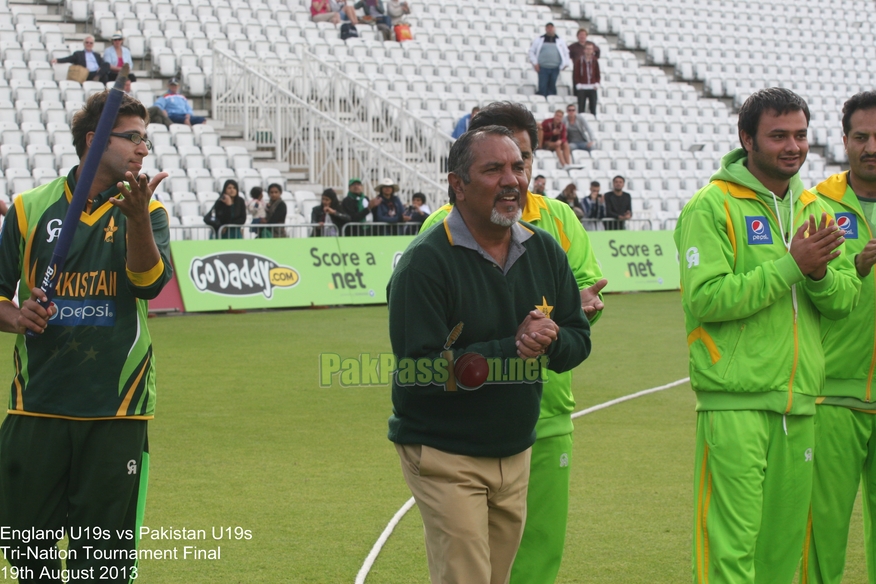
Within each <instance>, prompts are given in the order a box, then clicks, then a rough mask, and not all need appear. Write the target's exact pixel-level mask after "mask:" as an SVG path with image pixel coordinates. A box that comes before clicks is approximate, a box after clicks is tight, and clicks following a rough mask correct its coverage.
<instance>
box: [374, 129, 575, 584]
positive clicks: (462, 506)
mask: <svg viewBox="0 0 876 584" xmlns="http://www.w3.org/2000/svg"><path fill="white" fill-rule="evenodd" d="M449 167H450V169H451V172H450V174H449V175H448V180H449V183H450V187H451V193H452V197H451V199H453V200H454V202H455V206H454V209H453V211H451V213H450V214H449V215H448V216H447V217H446V218H445V220H444V223H443V225H442V226H441V227H437V226H436V227H435V228H434V229H431V230H429V231H428V232H427V233H425V234H424V236H423V237H420V238H418V239H417V240H416V241H415V242H414V243H412V244H411V246H410V247H409V248H408V249H407V251H406V252H405V254H404V255H403V256H402V258H401V260H400V261H399V264H398V266H397V267H396V269H395V272H394V274H393V277H392V279H391V280H390V283H389V286H388V287H387V297H388V299H389V331H390V340H391V342H392V348H393V351H394V352H395V354H396V356H397V358H398V371H397V373H396V376H395V378H394V380H393V389H392V401H393V415H392V417H391V418H390V420H389V439H390V440H392V441H393V442H395V443H396V448H397V450H398V452H399V456H400V458H401V463H402V471H403V473H404V476H405V480H406V481H407V483H408V486H409V487H410V488H411V491H412V492H413V494H414V497H415V499H416V501H417V505H418V507H419V509H420V513H421V514H422V516H423V523H424V525H425V531H426V550H427V555H428V560H429V572H430V576H431V579H432V582H433V583H438V582H463V581H464V582H467V583H473V584H481V583H483V584H490V583H501V582H507V581H508V578H509V577H510V570H511V564H512V562H513V559H514V555H515V553H516V551H517V547H518V545H519V543H520V537H521V535H522V532H523V523H524V519H525V515H526V504H525V503H526V490H527V483H528V479H529V453H530V447H531V446H532V444H533V442H534V441H535V423H536V420H537V419H538V413H539V400H540V399H541V380H542V375H541V370H543V369H547V368H548V366H549V367H550V369H551V370H553V371H557V372H563V371H567V370H569V369H572V368H573V367H575V366H577V365H578V364H579V363H581V361H583V360H584V359H585V358H586V357H587V355H588V354H589V352H590V337H589V332H590V331H589V325H588V323H587V320H586V318H585V317H584V313H583V312H582V310H581V299H580V295H579V292H578V286H577V284H576V282H575V278H574V276H573V274H572V272H571V269H570V268H569V264H568V261H567V259H566V255H565V253H564V252H563V250H562V248H561V247H560V246H559V244H557V243H556V241H554V240H553V238H551V237H550V236H549V235H548V234H547V233H545V232H544V231H542V230H540V229H538V228H536V227H532V226H529V225H527V224H525V223H518V221H519V219H520V216H521V212H522V209H521V205H520V197H521V194H522V193H524V192H525V191H526V187H527V184H526V182H527V181H526V176H525V172H524V164H523V159H522V157H521V154H520V150H519V148H518V147H517V144H516V143H515V142H514V140H513V138H512V134H511V133H510V131H508V130H507V129H505V128H500V127H498V126H488V127H486V128H481V129H478V130H475V131H472V132H469V133H467V134H465V135H464V136H463V137H462V138H460V139H459V140H458V141H457V142H456V143H454V145H453V147H452V148H451V151H450V160H449ZM472 353H475V354H477V355H479V356H482V357H483V358H484V359H485V360H486V361H485V362H484V361H482V360H480V359H481V357H471V356H469V357H468V358H467V359H466V361H469V362H471V363H472V365H471V367H473V368H474V369H477V365H480V366H482V367H483V368H484V369H488V370H489V371H488V373H487V372H486V371H483V370H482V373H484V374H487V375H488V376H487V377H486V379H485V380H483V379H480V380H476V381H478V382H480V381H485V383H483V384H482V385H481V384H480V383H474V385H476V386H477V387H470V389H471V390H468V391H466V389H469V388H466V385H470V384H472V379H473V378H474V377H476V376H473V375H472V372H471V370H469V371H462V365H463V360H462V359H460V360H459V362H458V363H457V366H456V369H457V370H456V371H454V354H455V355H456V356H457V357H459V356H462V355H464V354H472ZM457 376H458V379H457ZM457 389H459V390H457Z"/></svg>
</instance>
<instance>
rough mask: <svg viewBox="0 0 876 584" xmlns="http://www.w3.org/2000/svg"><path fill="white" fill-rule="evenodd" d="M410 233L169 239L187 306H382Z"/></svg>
mask: <svg viewBox="0 0 876 584" xmlns="http://www.w3.org/2000/svg"><path fill="white" fill-rule="evenodd" d="M412 240H413V237H405V236H396V237H388V236H387V237H343V238H338V237H312V238H306V239H252V240H210V241H174V242H171V244H170V249H171V253H172V255H173V264H174V268H175V270H176V273H177V277H178V279H179V288H180V293H181V294H182V299H183V304H184V305H185V310H186V311H187V312H203V311H211V310H228V309H246V308H290V307H297V306H311V305H317V306H321V305H333V304H382V303H385V302H386V284H387V282H389V277H390V275H391V274H392V269H393V266H394V265H395V263H396V262H397V261H398V258H399V257H400V256H401V253H402V252H403V251H404V250H405V248H406V247H407V246H408V244H409V243H410V242H411V241H412Z"/></svg>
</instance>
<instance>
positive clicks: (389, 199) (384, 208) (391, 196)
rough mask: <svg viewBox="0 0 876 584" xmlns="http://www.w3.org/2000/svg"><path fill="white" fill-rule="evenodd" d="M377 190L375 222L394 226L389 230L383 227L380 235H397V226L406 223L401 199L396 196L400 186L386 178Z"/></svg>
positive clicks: (381, 180)
mask: <svg viewBox="0 0 876 584" xmlns="http://www.w3.org/2000/svg"><path fill="white" fill-rule="evenodd" d="M375 188H376V190H377V197H375V198H376V199H377V206H376V207H374V210H373V211H372V214H373V216H374V222H375V223H392V224H393V225H392V226H391V227H389V229H387V228H385V227H382V228H381V229H380V231H379V233H380V234H385V235H396V234H397V233H398V229H397V227H396V225H397V224H399V223H404V220H403V219H402V217H403V216H404V211H405V207H404V205H403V204H402V202H401V199H399V198H398V195H396V194H395V193H396V191H397V190H398V185H397V184H395V183H394V182H392V179H391V178H387V177H384V178H382V179H380V182H379V183H377V186H376V187H375ZM423 220H424V221H425V217H424V218H423Z"/></svg>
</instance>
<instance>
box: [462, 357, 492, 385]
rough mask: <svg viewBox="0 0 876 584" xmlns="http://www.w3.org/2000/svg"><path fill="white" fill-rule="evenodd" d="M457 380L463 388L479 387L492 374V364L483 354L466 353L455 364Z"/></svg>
mask: <svg viewBox="0 0 876 584" xmlns="http://www.w3.org/2000/svg"><path fill="white" fill-rule="evenodd" d="M453 372H454V373H455V374H456V381H457V383H459V385H461V386H462V387H463V389H477V388H479V387H480V386H482V385H483V384H484V382H485V381H486V380H487V376H488V375H489V374H490V366H489V365H488V364H487V360H486V359H485V358H484V356H483V355H480V354H478V353H465V354H464V355H461V356H460V357H459V358H458V359H457V360H456V362H455V363H454V364H453Z"/></svg>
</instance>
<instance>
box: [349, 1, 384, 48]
mask: <svg viewBox="0 0 876 584" xmlns="http://www.w3.org/2000/svg"><path fill="white" fill-rule="evenodd" d="M353 8H355V9H357V10H358V9H360V8H361V9H362V10H363V11H365V17H364V18H363V19H362V21H363V22H373V23H374V24H375V25H377V30H379V31H380V33H381V34H382V35H383V40H385V41H391V40H392V18H391V17H390V16H389V15H388V14H387V13H386V8H385V7H384V6H383V0H359V1H358V2H356V3H355V4H354V5H353Z"/></svg>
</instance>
